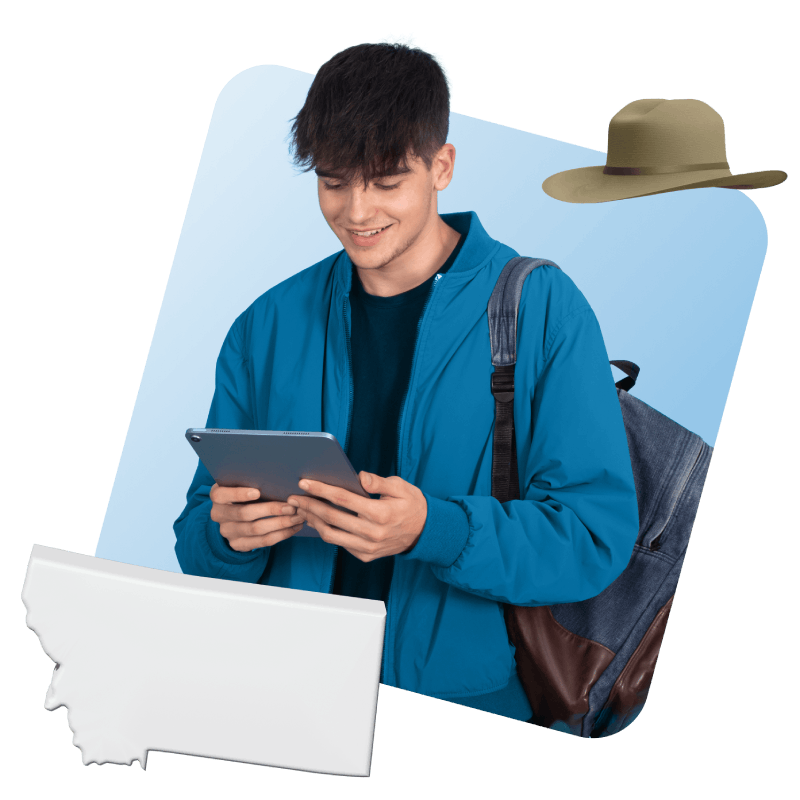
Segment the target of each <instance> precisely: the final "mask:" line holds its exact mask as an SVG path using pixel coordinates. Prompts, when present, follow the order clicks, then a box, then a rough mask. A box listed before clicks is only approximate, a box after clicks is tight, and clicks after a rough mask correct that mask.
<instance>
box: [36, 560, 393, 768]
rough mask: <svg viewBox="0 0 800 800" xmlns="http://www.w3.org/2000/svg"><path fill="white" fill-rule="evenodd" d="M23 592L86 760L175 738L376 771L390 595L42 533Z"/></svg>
mask: <svg viewBox="0 0 800 800" xmlns="http://www.w3.org/2000/svg"><path fill="white" fill-rule="evenodd" d="M22 600H23V602H24V603H25V606H26V608H27V609H28V615H27V624H28V627H29V628H31V629H32V630H33V631H34V632H35V633H36V634H37V635H38V637H39V640H40V641H41V644H42V647H43V648H44V651H45V652H46V653H47V655H48V656H50V658H51V659H53V661H55V662H56V668H55V670H54V673H53V680H52V682H51V684H50V688H49V690H48V692H47V698H46V700H45V708H47V709H50V710H53V709H56V708H60V707H61V706H66V707H67V720H68V723H69V726H70V728H71V729H72V731H73V733H74V734H75V735H74V737H73V744H75V746H76V747H79V748H80V750H81V753H82V755H83V763H84V764H91V763H97V764H103V763H108V762H110V763H115V764H132V763H133V762H134V761H136V760H138V761H139V763H140V764H141V766H142V768H144V767H145V765H146V762H147V753H148V751H149V750H161V751H166V752H171V753H183V754H188V755H197V756H208V757H211V758H224V759H229V760H232V761H244V762H248V763H252V764H264V765H269V766H277V767H288V768H291V769H302V770H309V771H312V772H325V773H333V774H339V775H369V768H370V760H371V756H372V740H373V733H374V727H375V714H376V707H377V700H378V685H379V680H380V666H381V655H382V648H383V632H384V623H385V619H386V610H385V607H384V604H383V603H381V602H377V601H373V600H362V599H359V598H353V597H339V596H336V595H327V594H322V593H318V592H303V591H297V590H294V589H280V588H276V587H272V586H262V585H258V584H247V583H238V582H235V581H226V580H216V579H211V578H198V577H195V576H192V575H180V574H175V573H172V572H162V571H161V570H155V569H148V568H146V567H137V566H131V565H129V564H120V563H117V562H114V561H107V560H105V559H100V558H95V557H93V556H84V555H78V554H76V553H70V552H66V551H64V550H56V549H53V548H50V547H43V546H41V545H34V547H33V551H32V552H31V559H30V562H29V564H28V573H27V575H26V578H25V585H24V587H23V590H22Z"/></svg>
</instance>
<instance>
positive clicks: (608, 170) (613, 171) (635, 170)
mask: <svg viewBox="0 0 800 800" xmlns="http://www.w3.org/2000/svg"><path fill="white" fill-rule="evenodd" d="M701 169H730V167H729V166H728V162H727V161H717V162H716V163H715V164H681V165H680V166H677V167H605V168H604V169H603V175H667V174H669V173H670V172H695V171H697V170H701Z"/></svg>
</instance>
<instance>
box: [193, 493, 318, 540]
mask: <svg viewBox="0 0 800 800" xmlns="http://www.w3.org/2000/svg"><path fill="white" fill-rule="evenodd" d="M209 496H210V497H211V503H212V505H211V519H213V520H214V522H219V532H220V533H221V534H222V535H223V536H224V537H225V538H226V539H227V540H228V544H229V545H230V546H231V549H233V550H238V551H239V552H240V553H249V552H250V551H251V550H255V549H256V548H258V547H271V546H272V545H273V544H277V543H278V542H282V541H283V540H284V539H288V538H289V537H290V536H294V535H295V534H296V533H297V532H298V531H299V530H300V528H302V527H303V518H302V517H301V516H299V515H298V514H297V513H296V509H295V508H294V506H291V505H287V504H286V503H284V502H283V501H281V500H275V501H268V502H267V501H265V502H263V503H253V502H248V501H253V500H257V499H258V498H259V497H260V492H259V491H258V489H248V488H247V487H244V486H235V487H232V486H218V485H217V484H216V483H215V484H214V485H213V486H212V487H211V492H210V493H209Z"/></svg>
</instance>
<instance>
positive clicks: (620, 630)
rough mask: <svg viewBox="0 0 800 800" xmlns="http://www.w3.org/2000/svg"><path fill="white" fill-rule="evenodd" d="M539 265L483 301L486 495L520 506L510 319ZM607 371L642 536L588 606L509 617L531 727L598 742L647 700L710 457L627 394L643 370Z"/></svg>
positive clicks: (508, 273) (523, 611) (508, 610)
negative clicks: (487, 374) (490, 407)
mask: <svg viewBox="0 0 800 800" xmlns="http://www.w3.org/2000/svg"><path fill="white" fill-rule="evenodd" d="M543 264H548V265H550V266H553V267H556V268H557V269H558V265H557V264H554V263H553V262H552V261H546V260H544V259H532V258H512V259H511V261H509V262H508V264H506V266H505V267H504V268H503V272H502V273H501V274H500V277H499V278H498V280H497V284H496V286H495V289H494V291H493V292H492V296H491V298H490V300H489V307H488V312H489V333H490V339H491V345H492V364H493V365H494V372H493V373H492V378H491V387H492V394H493V395H494V397H495V430H494V443H493V451H492V496H493V497H496V498H497V499H498V500H499V501H500V502H501V503H504V502H507V501H509V500H515V499H519V497H520V491H519V477H518V470H517V452H516V443H515V440H514V402H513V400H514V365H515V363H516V360H517V342H516V336H517V309H518V307H519V300H520V296H521V294H522V285H523V283H524V282H525V278H526V277H527V276H528V275H529V274H530V272H531V271H532V270H533V269H535V268H536V267H538V266H541V265H543ZM610 363H611V364H613V365H615V366H616V367H618V368H619V369H621V370H622V371H623V372H624V373H625V374H626V375H627V377H625V378H623V379H622V380H620V381H618V382H617V383H616V386H617V394H618V396H619V402H620V405H621V408H622V419H623V421H624V424H625V433H626V434H627V438H628V450H629V452H630V456H631V466H632V468H633V478H634V482H635V485H636V497H637V501H638V506H639V535H638V537H637V539H636V544H635V545H634V548H633V553H632V555H631V559H630V561H629V563H628V566H627V567H626V568H625V570H624V571H623V572H622V574H621V575H620V576H619V577H618V578H617V579H616V580H615V581H614V582H613V583H612V584H611V585H610V586H608V587H607V588H606V589H605V590H604V591H602V592H601V593H600V594H599V595H597V596H595V597H592V598H590V599H589V600H583V601H581V602H579V603H559V604H557V605H552V606H537V607H532V608H531V607H523V606H511V605H507V606H506V607H505V619H506V627H507V629H508V634H509V639H510V641H511V643H512V644H513V645H514V646H515V647H516V659H517V671H518V673H519V677H520V680H521V681H522V685H523V687H524V689H525V693H526V695H527V696H528V700H529V701H530V704H531V708H532V709H533V719H532V720H531V721H532V722H534V723H535V724H538V725H543V726H545V727H548V728H555V729H557V730H562V731H565V732H568V733H572V734H574V735H576V736H584V737H593V738H596V737H601V736H608V735H610V734H613V733H617V732H618V731H620V730H622V729H623V728H625V727H627V726H628V725H630V723H631V722H633V720H634V719H635V718H636V717H637V716H638V714H639V712H640V711H641V710H642V707H643V706H644V703H645V700H646V699H647V693H648V691H649V688H650V682H651V680H652V677H653V670H654V668H655V663H656V659H657V657H658V652H659V648H660V647H661V640H662V637H663V635H664V629H665V627H666V624H667V617H668V616H669V610H670V607H671V606H672V599H673V596H674V594H675V587H676V586H677V583H678V576H679V575H680V571H681V566H682V565H683V559H684V555H685V554H686V547H687V544H688V542H689V534H690V533H691V530H692V524H693V523H694V518H695V514H696V513H697V506H698V503H699V502H700V493H701V491H702V489H703V483H704V481H705V477H706V472H707V471H708V465H709V461H710V459H711V453H712V451H713V449H712V448H711V447H710V446H709V445H707V444H706V443H705V442H704V441H703V440H702V439H701V438H700V437H699V436H697V435H696V434H694V433H692V432H691V431H689V430H687V429H686V428H684V427H682V426H681V425H678V423H676V422H674V421H673V420H671V419H669V418H668V417H665V416H664V415H663V414H661V413H659V412H658V411H656V410H655V409H653V408H651V407H650V406H648V405H647V404H646V403H643V402H642V401H641V400H638V399H637V398H635V397H633V396H632V395H630V394H628V390H630V389H631V388H632V387H633V386H634V384H635V382H636V378H637V376H638V374H639V367H637V366H636V365H635V364H633V363H631V362H630V361H611V362H610Z"/></svg>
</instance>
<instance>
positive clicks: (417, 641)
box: [174, 212, 639, 707]
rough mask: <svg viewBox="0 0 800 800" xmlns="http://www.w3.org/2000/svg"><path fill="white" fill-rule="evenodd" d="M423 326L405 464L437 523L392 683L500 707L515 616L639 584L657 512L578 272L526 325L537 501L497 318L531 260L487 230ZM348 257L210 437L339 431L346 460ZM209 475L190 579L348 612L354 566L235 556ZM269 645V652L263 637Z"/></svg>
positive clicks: (414, 558)
mask: <svg viewBox="0 0 800 800" xmlns="http://www.w3.org/2000/svg"><path fill="white" fill-rule="evenodd" d="M443 219H444V220H445V221H446V222H447V223H448V224H449V225H451V226H452V227H453V228H455V229H457V230H458V231H459V232H461V233H462V234H466V238H465V240H464V243H463V245H462V248H461V252H460V253H459V254H458V257H457V258H456V260H455V262H454V263H453V265H452V266H451V268H450V270H449V271H448V272H446V273H445V274H443V275H441V277H438V278H436V279H435V280H434V283H433V284H432V287H431V290H430V295H429V297H428V300H427V303H426V306H425V309H424V311H423V313H422V316H421V318H420V322H419V327H418V334H417V342H416V346H415V350H414V356H413V361H412V367H411V375H410V379H409V384H408V387H407V390H406V395H405V399H404V402H403V406H402V410H401V413H400V422H399V425H398V438H397V453H396V464H397V465H398V474H399V475H400V477H401V478H403V479H404V480H406V481H408V482H410V483H412V484H414V485H416V486H417V487H419V488H420V489H421V490H422V492H423V493H424V495H425V498H426V500H427V503H428V514H427V519H426V523H425V527H424V529H423V531H422V534H421V536H420V538H419V540H418V542H417V544H416V545H415V546H414V547H413V548H412V549H411V550H410V551H409V552H407V553H405V554H402V555H398V556H395V566H394V573H393V576H392V583H391V589H390V592H389V597H388V601H387V619H386V633H385V643H384V658H383V667H382V678H381V679H382V681H383V683H385V684H388V685H390V686H397V687H399V688H401V689H407V690H410V691H414V692H419V693H422V694H426V695H430V696H433V697H439V698H444V699H449V700H453V701H455V702H460V703H464V704H466V705H475V706H477V707H480V698H481V697H482V696H489V695H492V693H502V691H503V690H504V689H505V688H506V687H509V688H510V683H509V682H510V681H512V682H513V681H514V680H516V677H515V662H514V648H513V646H512V645H511V644H510V643H509V640H508V636H507V633H506V628H505V622H504V617H503V607H502V604H503V603H512V604H515V605H522V606H535V605H550V604H553V603H568V602H576V601H579V600H584V599H586V598H589V597H593V596H594V595H597V594H599V593H600V592H601V591H602V590H603V589H605V587H606V586H608V585H609V584H610V583H611V582H612V581H613V580H614V579H615V578H616V577H617V576H618V575H619V574H620V573H621V572H622V571H623V569H624V568H625V567H626V565H627V564H628V560H629V559H630V556H631V553H632V550H633V544H634V541H635V539H636V535H637V531H638V526H639V525H638V510H637V504H636V493H635V489H634V483H633V475H632V471H631V464H630V458H629V455H628V446H627V440H626V436H625V429H624V427H623V422H622V414H621V411H620V405H619V401H618V399H617V394H616V390H615V387H614V381H613V377H612V374H611V368H610V366H609V363H608V356H607V354H606V350H605V345H604V343H603V338H602V334H601V332H600V327H599V325H598V323H597V319H596V318H595V315H594V313H593V311H592V309H591V307H590V306H589V304H588V303H587V301H586V299H585V298H584V296H583V295H582V294H581V292H580V291H579V290H578V289H577V288H576V286H575V285H574V283H573V282H572V281H571V280H570V278H569V277H567V275H565V274H564V273H563V272H562V271H560V270H558V269H555V268H553V267H549V266H542V267H539V268H538V269H535V270H534V271H533V272H532V273H531V274H530V275H529V277H528V278H527V279H526V281H525V284H524V287H523V293H522V298H521V301H520V306H519V313H518V320H517V342H518V347H517V365H516V371H515V396H514V419H515V427H516V447H517V459H518V466H519V478H520V487H521V499H519V500H512V501H510V502H507V503H503V504H501V503H500V502H498V501H497V500H496V499H495V498H493V497H492V496H491V465H492V435H493V428H494V413H495V401H494V397H493V396H492V394H491V391H490V380H491V378H490V376H491V373H492V371H493V369H494V368H493V366H492V364H491V350H490V342H489V325H488V320H487V311H486V309H487V304H488V302H489V297H490V295H491V293H492V290H493V289H494V286H495V282H496V281H497V278H498V276H499V275H500V272H501V271H502V269H503V267H504V266H505V264H506V263H507V262H508V260H509V259H511V258H513V257H514V256H516V255H518V254H517V253H516V252H515V251H514V250H512V249H511V248H510V247H507V246H505V245H503V244H501V243H500V242H497V241H495V240H494V239H492V238H491V237H490V236H489V235H488V234H487V233H486V231H485V230H484V229H483V227H482V226H481V224H480V221H479V220H478V217H477V216H476V215H475V214H474V213H473V212H468V213H465V214H449V215H443ZM351 270H352V263H351V261H350V259H349V257H348V256H347V253H346V252H345V251H343V250H342V251H340V252H339V253H336V254H334V255H332V256H330V257H328V258H326V259H324V260H323V261H320V262H319V263H318V264H315V265H314V266H312V267H309V268H308V269H305V270H303V271H301V272H298V273H297V274H296V275H293V276H292V277H291V278H288V279H287V280H285V281H283V282H282V283H280V284H278V285H277V286H275V287H273V288H272V289H270V290H269V291H267V292H265V293H264V294H263V295H261V297H259V298H258V299H257V300H256V301H255V302H254V303H253V304H252V305H251V306H250V307H249V308H248V309H247V310H246V311H245V312H244V313H243V314H241V315H240V316H239V317H238V318H237V319H236V321H235V322H234V323H233V325H232V327H231V329H230V331H229V333H228V335H227V337H226V338H225V341H224V343H223V345H222V350H221V352H220V355H219V359H218V361H217V368H216V389H215V392H214V399H213V401H212V404H211V410H210V412H209V416H208V422H207V427H209V428H240V429H254V430H299V431H327V432H329V433H332V434H334V435H335V436H336V438H337V439H338V440H339V441H340V442H341V443H342V444H343V446H344V447H345V449H346V446H347V442H348V436H349V431H350V428H351V426H352V425H357V424H358V420H357V419H356V420H353V419H351V413H350V412H351V409H352V403H353V389H352V385H353V384H352V369H351V364H350V341H349V335H350V312H349V291H350V281H351V277H352V273H351ZM213 484H214V480H213V478H212V477H211V476H210V475H209V473H208V472H207V471H206V469H205V468H204V467H203V465H202V464H200V465H199V466H198V468H197V472H196V473H195V476H194V480H193V481H192V484H191V486H190V488H189V492H188V495H187V505H186V508H185V509H184V510H183V512H182V514H181V515H180V517H179V518H178V519H177V521H176V522H175V526H174V527H175V534H176V537H177V543H176V546H175V552H176V554H177V557H178V561H179V563H180V565H181V568H182V569H183V571H184V572H185V573H188V574H192V575H201V576H206V577H211V578H223V579H228V580H238V581H247V582H251V583H257V582H260V583H265V584H269V585H272V586H283V587H287V588H292V589H302V590H307V591H314V592H329V591H330V589H331V584H332V581H333V570H334V563H335V555H336V549H337V548H336V547H335V546H334V545H330V544H327V543H326V542H324V541H322V540H321V539H319V538H316V537H302V538H297V537H293V538H290V539H287V540H285V541H283V542H280V543H278V544H277V545H275V546H274V547H268V548H261V549H257V550H253V551H252V552H250V553H239V552H236V551H234V550H232V549H231V548H230V547H229V545H228V543H227V541H226V540H225V539H224V538H223V537H222V536H221V534H220V532H219V525H218V524H217V523H215V522H213V521H212V520H211V518H210V516H209V514H210V510H211V500H210V499H209V491H210V489H211V487H212V486H213ZM253 635H254V636H258V635H261V634H260V632H258V631H253Z"/></svg>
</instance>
